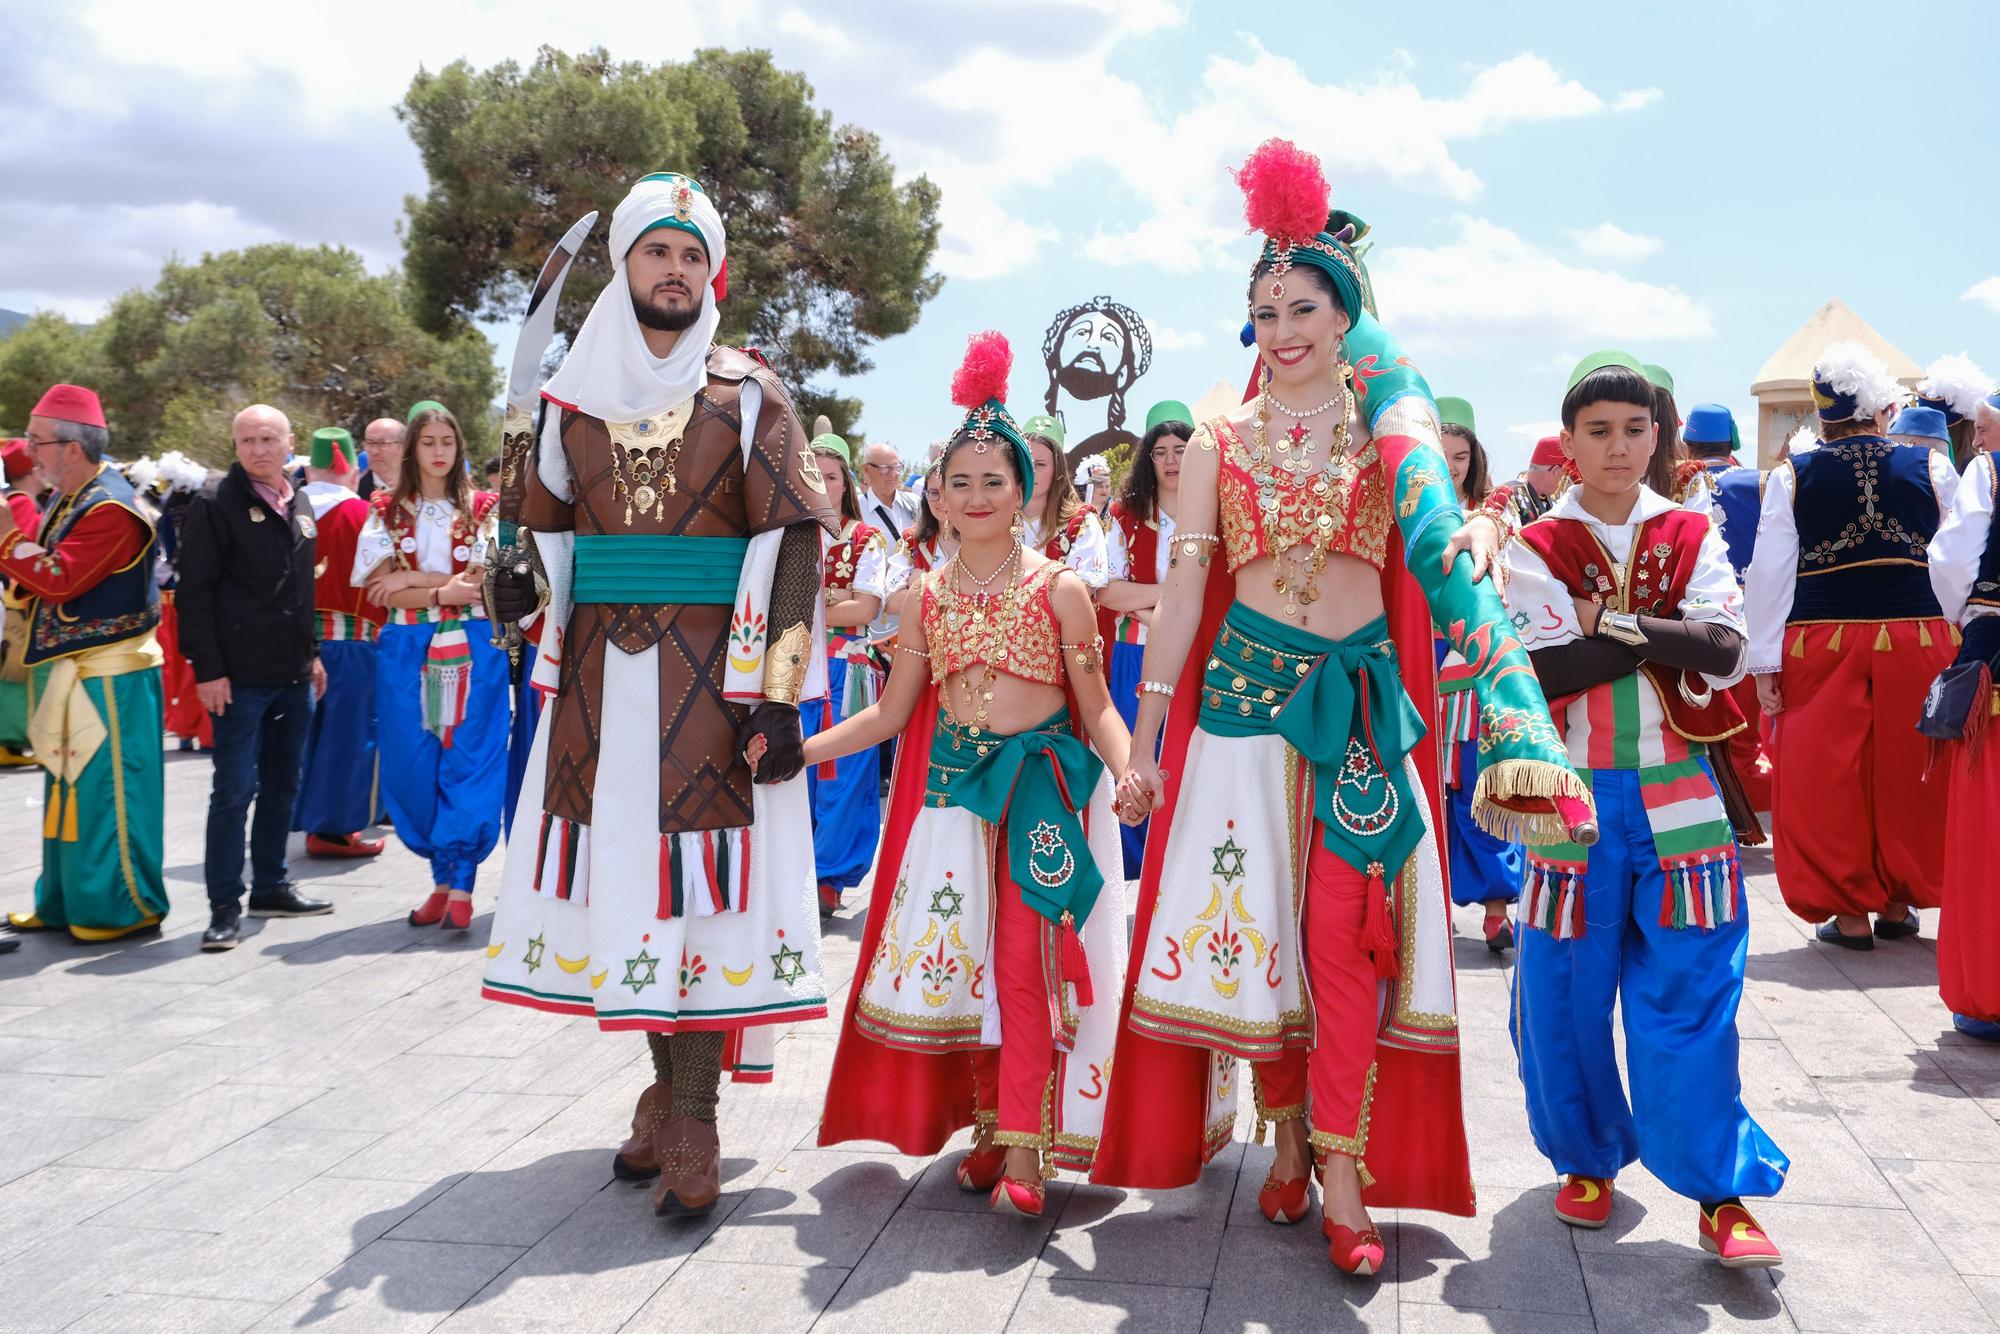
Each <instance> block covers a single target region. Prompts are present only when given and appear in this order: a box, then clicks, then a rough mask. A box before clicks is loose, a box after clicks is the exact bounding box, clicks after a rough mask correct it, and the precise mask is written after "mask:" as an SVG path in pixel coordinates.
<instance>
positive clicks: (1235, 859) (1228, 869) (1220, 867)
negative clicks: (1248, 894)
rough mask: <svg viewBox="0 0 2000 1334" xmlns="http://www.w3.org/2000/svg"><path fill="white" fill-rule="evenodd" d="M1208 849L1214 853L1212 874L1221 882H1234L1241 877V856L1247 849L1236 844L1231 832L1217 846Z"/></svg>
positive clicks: (1234, 836) (1242, 856)
mask: <svg viewBox="0 0 2000 1334" xmlns="http://www.w3.org/2000/svg"><path fill="white" fill-rule="evenodd" d="M1210 851H1211V852H1213V853H1214V854H1215V870H1214V872H1213V874H1215V875H1216V876H1217V877H1219V878H1220V879H1221V880H1222V881H1223V883H1225V884H1234V883H1235V882H1236V881H1238V880H1241V879H1242V878H1243V858H1244V856H1245V855H1246V854H1247V853H1248V852H1249V849H1248V848H1239V847H1237V846H1236V835H1234V834H1231V835H1230V836H1229V837H1228V838H1226V839H1224V840H1223V841H1222V844H1221V845H1220V846H1219V847H1215V848H1211V849H1210Z"/></svg>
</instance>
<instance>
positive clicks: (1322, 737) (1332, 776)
mask: <svg viewBox="0 0 2000 1334" xmlns="http://www.w3.org/2000/svg"><path fill="white" fill-rule="evenodd" d="M1238 180H1239V182H1240V183H1241V184H1242V185H1243V187H1244V191H1245V194H1246V196H1247V207H1246V214H1247V216H1248V218H1249V221H1250V223H1251V225H1252V227H1254V228H1255V229H1257V230H1258V231H1261V232H1263V233H1265V235H1266V237H1267V238H1268V239H1267V241H1266V243H1265V245H1264V246H1263V249H1262V253H1261V254H1260V257H1259V259H1258V262H1257V264H1256V266H1255V268H1254V269H1253V271H1252V275H1251V287H1250V292H1249V305H1250V315H1251V319H1252V322H1253V329H1254V334H1255V340H1256V344H1257V351H1258V355H1259V358H1260V361H1261V365H1262V371H1263V373H1262V375H1261V377H1260V378H1261V379H1262V383H1263V388H1262V392H1261V393H1259V394H1257V395H1256V396H1255V397H1254V399H1253V400H1252V401H1251V402H1248V403H1245V404H1244V406H1243V407H1242V408H1240V409H1238V410H1237V411H1235V412H1233V413H1231V414H1230V415H1229V416H1227V417H1224V418H1217V419H1216V420H1214V421H1211V422H1209V423H1207V424H1205V425H1203V426H1202V427H1201V428H1199V429H1198V430H1197V431H1196V432H1195V435H1194V439H1193V442H1192V443H1193V447H1192V448H1190V449H1189V450H1188V453H1187V456H1186V458H1185V460H1184V461H1183V465H1182V472H1181V507H1180V513H1179V515H1178V518H1179V520H1180V527H1179V529H1178V531H1176V533H1175V534H1174V541H1173V547H1172V552H1171V555H1170V566H1169V569H1168V572H1167V582H1166V587H1165V589H1164V591H1163V592H1162V595H1161V599H1160V605H1159V610H1158V611H1157V612H1156V614H1155V616H1154V618H1153V625H1152V628H1151V632H1150V634H1149V635H1148V638H1147V641H1146V658H1145V680H1144V681H1143V682H1142V683H1141V686H1140V689H1141V691H1142V692H1143V693H1142V695H1141V698H1140V705H1139V722H1138V726H1137V728H1136V730H1135V732H1134V736H1133V741H1132V747H1131V755H1132V768H1131V772H1130V773H1129V774H1128V776H1127V778H1126V780H1125V785H1124V787H1123V788H1121V795H1123V796H1124V797H1125V799H1126V802H1127V810H1128V812H1130V813H1134V814H1136V813H1139V812H1141V811H1143V810H1145V809H1155V810H1157V812H1158V814H1159V818H1160V820H1161V827H1160V828H1159V830H1158V832H1156V833H1155V835H1154V836H1153V837H1152V838H1150V839H1149V840H1148V841H1147V846H1146V862H1145V873H1144V876H1143V877H1142V881H1141V890H1140V901H1139V911H1138V917H1137V921H1136V929H1135V933H1134V936H1133V949H1134V952H1135V957H1134V959H1133V964H1132V968H1131V978H1132V987H1131V990H1130V991H1129V992H1128V993H1127V998H1126V1005H1125V1018H1124V1024H1123V1026H1122V1027H1121V1029H1120V1031H1119V1034H1118V1053H1117V1056H1116V1058H1115V1061H1114V1065H1115V1067H1116V1071H1117V1078H1116V1079H1115V1080H1114V1081H1112V1084H1111V1099H1110V1102H1111V1105H1110V1108H1109V1110H1108V1112H1107V1115H1106V1120H1105V1133H1104V1142H1103V1144H1102V1146H1101V1148H1100V1150H1099V1153H1098V1159H1097V1166H1096V1168H1095V1170H1094V1172H1093V1179H1095V1180H1098V1181H1103V1182H1106V1183H1108V1184H1112V1185H1124V1186H1176V1185H1183V1184H1186V1183H1189V1182H1192V1181H1193V1180H1194V1179H1195V1178H1196V1176H1197V1175H1198V1174H1199V1172H1200V1170H1201V1165H1202V1163H1203V1162H1204V1161H1206V1159H1207V1158H1208V1157H1209V1156H1211V1155H1212V1154H1214V1153H1215V1152H1216V1151H1217V1150H1218V1149H1220V1148H1221V1147H1222V1146H1223V1145H1224V1144H1226V1143H1227V1142H1228V1141H1229V1139H1230V1137H1231V1132H1232V1129H1233V1126H1234V1122H1235V1115H1236V1103H1237V1098H1238V1090H1239V1088H1240V1086H1241V1083H1242V1082H1244V1081H1243V1079H1242V1076H1241V1064H1240V1063H1241V1062H1244V1061H1248V1062H1250V1063H1251V1067H1252V1073H1251V1074H1250V1075H1249V1081H1248V1082H1250V1083H1251V1084H1252V1086H1253V1090H1254V1092H1255V1095H1256V1108H1257V1113H1258V1117H1259V1120H1260V1121H1265V1120H1268V1121H1274V1122H1276V1123H1277V1127H1278V1128H1277V1153H1276V1157H1275V1160H1274V1162H1273V1165H1272V1169H1271V1173H1270V1176H1269V1178H1268V1179H1267V1180H1266V1181H1265V1183H1264V1186H1263V1189H1262V1190H1261V1191H1260V1192H1259V1194H1258V1204H1259V1206H1260V1207H1261V1208H1262V1210H1263V1212H1264V1215H1265V1217H1267V1218H1268V1219H1270V1220H1271V1221H1272V1222H1274V1223H1295V1222H1297V1221H1298V1220H1300V1219H1301V1218H1303V1217H1305V1215H1306V1214H1307V1213H1308V1212H1309V1209H1310V1194H1309V1189H1308V1185H1307V1176H1308V1173H1309V1172H1311V1171H1312V1169H1313V1163H1314V1159H1315V1157H1317V1159H1318V1165H1319V1175H1320V1181H1321V1188H1322V1191H1323V1194H1324V1200H1323V1203H1324V1214H1325V1219H1324V1225H1323V1231H1324V1235H1325V1236H1326V1238H1327V1241H1328V1255H1329V1257H1330V1258H1331V1259H1332V1261H1333V1263H1334V1264H1335V1265H1336V1266H1337V1267H1338V1268H1340V1269H1342V1270H1344V1271H1347V1272H1350V1273H1361V1274H1371V1273H1375V1272H1377V1271H1378V1270H1379V1269H1380V1268H1381V1267H1382V1264H1383V1262H1384V1254H1383V1244H1382V1237H1381V1234H1380V1233H1379V1232H1378V1231H1376V1229H1375V1226H1374V1223H1373V1222H1372V1220H1371V1219H1370V1217H1369V1213H1368V1207H1369V1206H1370V1205H1374V1206H1381V1207H1414V1208H1423V1209H1437V1210H1440V1211H1443V1212H1448V1213H1458V1214H1469V1213H1471V1212H1472V1209H1473V1197H1472V1180H1471V1173H1470V1171H1469V1169H1468V1165H1467V1162H1466V1150H1465V1128H1464V1123H1463V1121H1462V1119H1461V1116H1460V1112H1459V1082H1458V1053H1457V1018H1456V1009H1457V1006H1456V1001H1455V998H1454V995H1453V981H1452V971H1451V938H1450V921H1449V917H1448V904H1447V901H1446V898H1445V892H1444V877H1443V870H1442V865H1441V857H1440V852H1439V843H1438V833H1437V831H1438V828H1439V825H1440V809H1439V804H1438V800H1439V792H1438V781H1437V750H1436V747H1435V745H1433V744H1430V743H1428V742H1427V741H1426V739H1425V737H1426V732H1427V730H1428V727H1427V724H1426V722H1425V721H1424V720H1425V719H1426V718H1428V717H1429V716H1430V715H1431V713H1432V710H1433V709H1434V708H1435V707H1436V698H1437V697H1436V692H1435V687H1434V685H1433V681H1432V661H1433V658H1432V648H1431V623H1432V622H1433V621H1435V622H1436V623H1437V625H1438V626H1439V627H1440V628H1441V629H1442V630H1443V631H1444V633H1445V636H1446V639H1447V641H1448V642H1449V643H1450V644H1451V645H1452V647H1453V648H1454V649H1456V650H1457V651H1458V652H1459V654H1460V656H1462V657H1464V658H1465V659H1466V661H1467V662H1468V663H1469V664H1470V665H1471V667H1472V671H1473V678H1474V683H1473V687H1472V688H1473V689H1474V691H1475V692H1476V693H1477V695H1478V698H1479V700H1480V704H1481V714H1482V722H1483V723H1485V724H1486V727H1485V729H1484V731H1483V733H1482V735H1483V736H1484V737H1486V738H1488V739H1489V741H1490V743H1491V744H1490V746H1489V749H1488V753H1487V755H1486V757H1485V758H1486V764H1485V766H1484V767H1483V768H1482V769H1481V771H1480V775H1479V779H1478V786H1477V790H1476V791H1475V793H1474V797H1473V810H1474V813H1475V815H1476V816H1477V818H1479V819H1480V820H1481V821H1482V823H1484V824H1485V825H1486V826H1487V827H1488V828H1489V829H1492V830H1493V831H1494V832H1498V833H1503V834H1504V833H1513V834H1517V835H1519V836H1523V837H1526V838H1529V839H1532V840H1534V841H1543V840H1546V839H1549V838H1552V837H1558V836H1560V834H1561V832H1562V828H1563V823H1564V821H1563V820H1561V819H1559V818H1558V816H1557V810H1556V805H1555V802H1556V799H1557V798H1563V799H1565V800H1567V801H1568V802H1569V803H1571V804H1570V808H1569V815H1570V820H1569V823H1571V824H1572V825H1576V826H1581V825H1584V824H1586V823H1587V821H1588V806H1587V805H1586V804H1584V802H1585V801H1586V800H1587V798H1586V797H1585V794H1584V789H1583V786H1582V784H1581V782H1580V781H1579V780H1578V779H1577V777H1576V774H1575V773H1574V772H1573V771H1572V770H1571V769H1570V767H1569V765H1568V762H1567V761H1566V759H1565V758H1564V756H1563V753H1562V749H1561V746H1560V743H1559V742H1558V741H1557V739H1556V736H1555V731H1554V728H1553V726H1552V725H1551V724H1550V722H1549V718H1548V707H1547V704H1546V702H1545V701H1544V700H1543V698H1542V696H1541V692H1540V691H1539V690H1538V689H1537V688H1536V686H1535V679H1534V673H1533V670H1532V669H1531V668H1530V667H1529V666H1528V663H1527V655H1526V654H1525V653H1524V652H1523V651H1522V649H1521V646H1520V644H1519V642H1518V641H1516V640H1515V639H1514V638H1513V636H1512V635H1511V634H1510V633H1509V632H1508V625H1507V621H1506V616H1505V613H1504V611H1503V609H1502V608H1501V606H1500V602H1499V598H1498V596H1497V595H1496V594H1495V593H1494V591H1493V589H1492V586H1491V585H1490V584H1485V583H1476V582H1475V578H1476V577H1477V576H1476V569H1477V568H1480V567H1482V561H1481V560H1480V559H1479V558H1478V557H1467V558H1465V559H1463V560H1459V559H1457V557H1458V556H1459V555H1460V554H1461V553H1460V552H1459V551H1458V542H1457V539H1456V538H1455V536H1454V535H1455V532H1456V530H1457V529H1458V528H1459V527H1460V525H1461V521H1462V514H1461V511H1460V507H1459V505H1458V502H1457V499H1456V498H1455V497H1454V496H1453V494H1452V490H1451V481H1450V473H1449V471H1448V469H1447V467H1446V465H1445V461H1444V459H1443V457H1442V456H1441V455H1440V454H1439V453H1438V447H1437V432H1438V423H1437V413H1436V408H1435V407H1434V405H1433V403H1432V400H1431V396H1430V391H1429V389H1428V387H1427V386H1426V385H1425V384H1424V382H1423V379H1422V377H1421V376H1419V375H1418V374H1417V373H1416V370H1415V368H1414V367H1413V366H1411V364H1410V362H1409V360H1408V358H1406V357H1404V356H1402V354H1401V351H1400V349H1399V348H1397V346H1396V345H1395V343H1394V342H1393V340H1391V339H1390V338H1389V336H1388V335H1387V334H1386V333H1385V332H1384V331H1383V329H1382V327H1381V325H1379V324H1377V323H1376V321H1375V317H1374V314H1373V309H1372V295H1371V293H1370V290H1369V287H1368V282H1367V275H1366V272H1365V270H1363V269H1362V268H1361V266H1360V262H1359V260H1358V258H1357V257H1356V255H1355V253H1354V250H1353V243H1354V242H1355V241H1357V240H1358V239H1359V238H1360V236H1361V235H1362V234H1363V232H1364V231H1365V230H1366V229H1365V227H1364V226H1363V225H1362V224H1361V223H1360V222H1359V221H1358V220H1357V219H1354V218H1353V217H1351V216H1349V215H1347V214H1344V213H1335V214H1330V213H1329V209H1328V200H1327V185H1326V181H1325V178H1324V177H1323V176H1321V174H1320V171H1319V164H1318V162H1317V160H1315V159H1313V158H1312V157H1310V156H1308V155H1307V154H1304V153H1301V152H1300V151H1299V150H1298V149H1296V148H1294V147H1293V146H1292V145H1291V144H1289V143H1285V142H1283V141H1282V140H1272V141H1271V142H1269V143H1267V144H1265V145H1264V146H1263V147H1262V148H1260V149H1258V150H1257V152H1256V153H1255V154H1253V155H1252V156H1251V158H1250V160H1249V161H1248V162H1247V163H1245V165H1244V167H1243V169H1242V171H1241V172H1239V173H1238ZM1487 539H1488V540H1489V541H1490V540H1491V534H1490V532H1489V533H1488V534H1487ZM1169 709H1171V711H1172V713H1171V717H1169ZM1163 725H1164V726H1165V727H1166V744H1165V747H1164V751H1163V753H1162V754H1161V757H1160V760H1159V762H1158V763H1157V764H1156V763H1155V761H1154V758H1153V756H1154V741H1155V739H1156V738H1158V737H1159V736H1160V732H1161V728H1162V726H1163ZM1364 1155H1365V1159H1366V1162H1365V1165H1364V1161H1363V1159H1364Z"/></svg>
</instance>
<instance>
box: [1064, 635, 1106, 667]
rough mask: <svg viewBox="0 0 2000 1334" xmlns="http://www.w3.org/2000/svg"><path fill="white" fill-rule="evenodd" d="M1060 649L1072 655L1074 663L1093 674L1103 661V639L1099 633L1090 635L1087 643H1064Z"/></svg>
mask: <svg viewBox="0 0 2000 1334" xmlns="http://www.w3.org/2000/svg"><path fill="white" fill-rule="evenodd" d="M1062 649H1063V652H1065V653H1068V654H1071V655H1073V660H1074V661H1075V663H1076V665H1077V666H1079V667H1081V668H1083V670H1084V671H1085V672H1086V673H1087V674H1090V675H1095V674H1096V672H1097V669H1098V668H1099V667H1100V666H1101V665H1102V664H1103V661H1104V639H1103V636H1101V635H1092V636H1091V637H1090V640H1089V642H1088V643H1083V644H1064V645H1063V646H1062Z"/></svg>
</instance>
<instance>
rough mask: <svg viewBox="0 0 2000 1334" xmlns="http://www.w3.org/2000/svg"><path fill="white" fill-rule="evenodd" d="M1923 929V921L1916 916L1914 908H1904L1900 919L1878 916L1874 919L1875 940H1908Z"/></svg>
mask: <svg viewBox="0 0 2000 1334" xmlns="http://www.w3.org/2000/svg"><path fill="white" fill-rule="evenodd" d="M1923 929H1924V924H1923V921H1922V919H1921V918H1919V917H1918V916H1917V910H1916V909H1915V908H1905V909H1904V910H1903V915H1902V916H1901V917H1900V918H1896V917H1879V916H1878V917H1877V918H1876V919H1875V938H1876V939H1877V940H1908V939H1909V938H1910V937H1911V936H1914V935H1916V934H1917V932H1919V931H1921V930H1923Z"/></svg>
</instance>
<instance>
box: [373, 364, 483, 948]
mask: <svg viewBox="0 0 2000 1334" xmlns="http://www.w3.org/2000/svg"><path fill="white" fill-rule="evenodd" d="M409 441H410V444H409V452H408V455H407V456H406V457H405V459H404V461H403V470H402V475H401V476H400V477H399V478H398V479H397V482H396V489H395V490H394V491H393V492H391V491H377V492H376V493H375V494H374V495H373V496H372V497H370V503H371V504H372V505H373V506H374V513H373V514H371V515H369V516H368V522H367V523H366V524H364V525H363V526H362V529H361V536H360V538H359V539H357V541H356V543H355V551H354V574H353V579H354V585H355V587H357V588H366V589H367V596H368V600H369V601H370V602H372V603H374V604H375V605H376V606H378V607H386V608H388V609H389V619H388V623H387V624H386V625H384V626H383V627H382V636H381V639H380V640H379V641H378V647H377V648H376V678H375V679H376V690H375V729H376V741H375V744H376V753H377V754H378V755H379V756H380V757H381V773H382V802H383V805H385V806H387V807H388V808H389V815H390V818H391V819H392V820H393V821H394V822H395V826H396V837H397V838H399V839H401V840H402V841H403V843H404V844H405V845H406V846H407V847H408V848H409V849H410V851H412V852H414V853H416V854H417V855H418V856H420V857H423V858H425V859H427V860H428V861H429V862H430V864H431V881H432V892H431V895H430V897H429V898H427V899H425V900H424V902H423V903H422V904H421V905H420V906H419V907H418V908H417V909H416V910H415V911H413V912H412V913H411V914H410V925H411V926H436V925H438V924H439V923H440V922H442V923H443V924H444V925H445V926H446V927H447V928H449V929H451V930H454V931H463V930H465V929H466V928H468V927H470V926H471V925H472V888H473V882H474V881H475V880H476V879H477V878H478V875H479V864H480V863H481V862H483V861H485V860H486V858H487V856H488V855H489V854H491V853H492V851H493V846H494V844H496V843H497V842H499V840H500V818H501V813H502V809H503V808H504V807H505V805H506V802H507V730H508V722H509V719H510V716H511V713H510V710H509V707H508V698H507V697H508V692H509V686H508V680H507V655H506V654H505V653H503V652H502V651H501V650H499V649H497V648H495V647H493V635H492V632H491V631H490V630H489V629H487V625H486V611H485V608H484V607H482V606H481V605H480V600H479V581H480V576H481V575H482V573H483V572H484V566H485V563H486V556H487V552H488V551H489V550H490V549H491V548H492V545H493V542H494V538H495V536H496V534H495V522H494V518H493V510H494V506H495V504H496V503H497V501H498V497H496V496H495V495H494V494H493V493H492V492H490V491H474V490H473V489H472V483H471V481H470V480H469V479H468V478H467V476H466V471H465V434H464V432H462V431H461V430H459V426H458V419H457V418H456V417H454V416H452V415H451V413H450V412H448V411H446V410H445V408H444V407H443V405H442V404H438V403H433V402H430V401H425V402H422V403H419V404H417V405H416V406H415V407H414V408H412V409H411V410H410V418H409Z"/></svg>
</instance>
